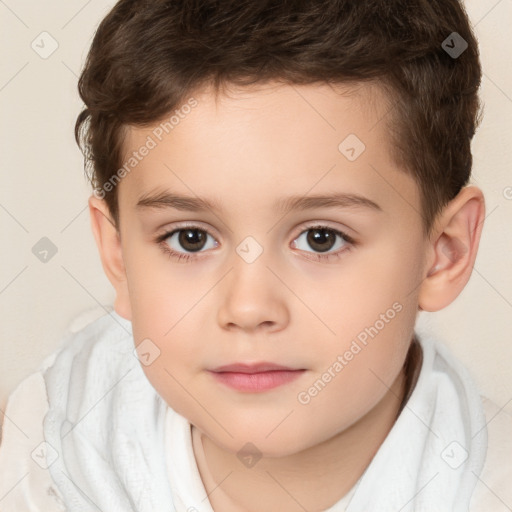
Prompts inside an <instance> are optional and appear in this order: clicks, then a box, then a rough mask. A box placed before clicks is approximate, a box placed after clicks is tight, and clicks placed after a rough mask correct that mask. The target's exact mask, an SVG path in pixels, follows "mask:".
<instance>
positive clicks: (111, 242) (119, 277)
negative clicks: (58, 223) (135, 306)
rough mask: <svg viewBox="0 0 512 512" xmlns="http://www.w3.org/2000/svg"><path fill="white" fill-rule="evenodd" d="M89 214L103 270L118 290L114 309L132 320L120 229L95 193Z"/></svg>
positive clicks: (91, 200)
mask: <svg viewBox="0 0 512 512" xmlns="http://www.w3.org/2000/svg"><path fill="white" fill-rule="evenodd" d="M89 214H90V218H91V228H92V232H93V234H94V239H95V240H96V245H97V246H98V251H99V253H100V257H101V263H102V265H103V270H104V271H105V274H106V276H107V277H108V280H109V281H110V282H111V283H112V286H113V287H114V289H115V291H116V299H115V302H114V309H115V311H116V313H117V314H118V315H120V316H122V317H123V318H126V319H127V320H131V306H130V300H129V294H128V282H127V279H126V269H125V266H124V262H123V251H122V247H121V238H120V235H119V231H118V229H117V227H116V225H115V222H114V221H113V220H112V216H111V214H110V211H109V209H108V206H107V203H106V202H105V201H104V200H102V199H99V198H98V197H96V196H94V195H93V196H91V197H90V198H89Z"/></svg>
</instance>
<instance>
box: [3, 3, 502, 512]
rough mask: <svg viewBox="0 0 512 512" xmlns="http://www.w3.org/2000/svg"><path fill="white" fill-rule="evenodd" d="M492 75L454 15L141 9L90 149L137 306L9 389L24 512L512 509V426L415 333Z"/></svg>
mask: <svg viewBox="0 0 512 512" xmlns="http://www.w3.org/2000/svg"><path fill="white" fill-rule="evenodd" d="M480 77H481V69H480V63H479V57H478V50H477V43H476V40H475V38H474V35H473V34H472V31H471V29H470V26H469V23H468V20H467V16H466V14H465V12H464V10H463V8H462V6H461V5H460V4H459V3H458V1H457V0H433V1H429V2H427V1H424V0H415V1H414V0H413V1H411V0H408V1H405V0H374V1H361V2H347V1H344V0H328V1H320V0H319V1H315V2H298V1H296V2H292V1H289V2H288V1H287V2H283V1H277V0H276V1H270V0H269V1H263V2H240V1H221V2H213V1H210V0H204V1H202V2H195V1H193V0H190V1H183V2H180V1H174V2H172V1H169V0H166V1H164V0H153V1H151V2H145V1H142V0H138V1H137V0H121V1H120V2H118V3H117V5H116V6H115V7H114V8H113V9H112V11H111V12H110V13H109V14H108V15H107V17H106V18H105V19H104V20H103V21H102V23H101V25H100V26H99V28H98V31H97V33H96V35H95V38H94V40H93V43H92V47H91V49H90V52H89V55H88V59H87V62H86V65H85V69H84V70H83V73H82V75H81V77H80V81H79V90H80V94H81V97H82V99H83V100H84V102H85V105H86V108H85V110H84V111H83V112H82V113H81V114H80V115H79V117H78V119H77V124H76V131H75V134H76V138H77V141H78V142H79V144H82V147H83V148H84V152H85V155H86V163H90V164H91V170H92V175H91V178H92V183H93V185H94V189H95V192H94V195H93V196H92V197H91V198H90V201H89V209H90V215H91V222H92V229H93V232H94V235H95V239H96V242H97V245H98V249H99V253H100V256H101V260H102V263H103V267H104V270H105V272H106V274H107V276H108V278H109V280H110V281H111V283H112V285H113V286H114V288H115V291H116V299H115V304H114V309H115V311H114V312H110V313H109V314H106V315H103V316H102V317H101V318H99V319H97V320H95V321H93V322H92V323H90V324H89V325H87V326H86V327H85V328H84V329H82V330H80V331H79V332H77V333H71V334H70V335H69V336H68V337H67V338H66V339H65V340H64V341H63V344H62V346H61V347H60V349H59V350H58V351H57V352H56V353H54V354H52V356H51V357H50V358H48V360H46V361H45V362H44V364H43V366H42V368H41V371H39V372H36V373H35V374H33V375H31V376H30V377H29V378H28V379H26V380H25V381H23V382H22V384H21V385H20V386H19V387H18V388H17V389H16V390H15V392H14V393H13V394H12V395H11V396H10V399H9V402H8V405H7V410H6V419H5V421H4V428H3V438H2V445H1V449H0V466H1V483H0V508H1V510H2V511H4V512H11V511H25V510H31V511H45V512H54V511H70V512H78V511H93V510H101V511H103V512H117V511H119V512H120V511H123V512H126V511H130V512H136V511H137V512H149V511H174V510H175V511H179V512H182V511H183V512H185V511H186V512H192V511H201V512H205V511H209V512H212V511H215V512H242V511H244V512H246V511H250V512H268V511H271V512H273V511H275V512H277V511H279V512H295V511H297V512H299V511H315V512H318V511H327V510H328V511H329V512H335V511H336V512H338V511H344V510H346V511H349V512H363V511H364V512H368V511H372V512H373V511H378V512H384V511H399V510H400V511H404V512H405V511H424V512H427V511H428V512H434V511H436V512H438V511H467V510H471V511H490V510H492V511H501V510H510V509H511V507H512V493H511V490H510V485H506V484H507V483H508V482H509V481H510V476H511V471H510V460H511V458H512V442H511V436H510V434H511V432H512V430H511V426H512V420H511V419H510V417H509V416H507V415H506V414H504V413H502V412H501V411H500V410H499V409H498V408H497V406H496V405H495V404H493V403H492V402H490V401H488V400H486V399H483V398H482V397H480V395H479V392H478V389H477V388H476V386H475V384H474V383H473V380H472V378H471V377H470V375H469V374H468V373H467V371H466V370H465V369H464V368H463V367H461V365H460V364H459V363H458V362H457V361H456V360H455V359H454V358H453V356H452V355H451V354H450V353H449V352H448V351H447V349H446V348H445V347H444V346H443V345H442V344H440V343H439V342H437V341H436V340H433V339H429V338H428V337H426V338H419V337H418V336H417V335H416V334H415V331H414V326H415V321H416V317H417V314H418V311H419V310H426V311H437V310H440V309H442V308H444V307H445V306H447V305H448V304H450V303H451V302H452V301H453V300H454V299H455V298H456V297H457V296H458V295H459V293H460V292H461V291H462V289H463V288H464V286H465V285H466V283H467V282H468V280H469V277H470V274H471V271H472V267H473V264H474V261H475V257H476V253H477V248H478V243H479V239H480V234H481V230H482V224H483V220H484V199H483V195H482V192H481V191H480V190H479V189H478V188H476V187H474V186H467V184H468V180H469V177H470V171H471V165H472V159H471V152H470V142H471V139H472V137H473V135H474V132H475V128H476V125H477V121H478V113H479V100H478V95H477V94H478V87H479V83H480ZM323 245H325V247H322V246H323Z"/></svg>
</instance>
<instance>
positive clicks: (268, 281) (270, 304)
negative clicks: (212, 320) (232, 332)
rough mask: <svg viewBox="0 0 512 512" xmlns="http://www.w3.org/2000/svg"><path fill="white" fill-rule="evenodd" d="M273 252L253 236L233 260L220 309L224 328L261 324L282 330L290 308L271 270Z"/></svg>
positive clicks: (247, 238) (251, 326)
mask: <svg viewBox="0 0 512 512" xmlns="http://www.w3.org/2000/svg"><path fill="white" fill-rule="evenodd" d="M270 256H271V251H270V250H266V249H265V248H264V246H263V244H261V243H260V242H259V241H258V240H256V238H255V237H253V236H247V237H246V238H244V239H243V240H242V241H241V242H240V243H239V244H238V246H236V248H235V254H233V256H232V258H231V265H230V266H231V267H232V270H231V272H230V273H229V274H230V275H229V276H226V277H227V279H226V282H225V285H224V286H223V288H222V291H221V294H222V297H221V300H220V305H219V310H218V319H219V323H220V324H221V326H222V327H224V328H233V326H238V327H239V328H240V329H244V330H247V329H256V328H258V326H260V325H261V324H265V325H268V326H270V325H271V326H273V328H282V327H283V325H284V324H285V323H286V322H287V318H288V309H287V306H286V304H285V300H286V298H285V294H284V290H283V287H282V285H280V283H279V280H278V279H277V278H276V276H275V275H274V274H273V272H271V271H270V269H269V268H268V267H271V265H272V264H271V262H270V261H269V258H270Z"/></svg>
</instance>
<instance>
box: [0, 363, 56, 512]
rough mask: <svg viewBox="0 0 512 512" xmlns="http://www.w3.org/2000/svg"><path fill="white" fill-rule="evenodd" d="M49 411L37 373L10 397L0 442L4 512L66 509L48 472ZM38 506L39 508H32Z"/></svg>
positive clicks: (1, 495) (42, 380)
mask: <svg viewBox="0 0 512 512" xmlns="http://www.w3.org/2000/svg"><path fill="white" fill-rule="evenodd" d="M47 410H48V401H47V398H46V390H45V385H44V378H43V375H42V373H41V372H40V371H38V372H35V373H33V374H31V375H29V376H28V377H27V378H25V379H24V380H22V381H21V383H20V384H19V385H18V386H17V387H16V389H15V390H14V391H13V392H12V393H11V394H10V395H9V398H8V400H7V406H6V410H5V415H4V422H3V427H2V437H1V442H0V499H1V500H2V502H1V503H2V511H3V512H17V511H20V510H28V507H29V504H30V510H37V511H39V510H41V511H43V510H44V511H45V512H63V511H64V510H65V508H64V504H63V503H62V500H61V497H60V495H59V493H58V491H57V489H56V488H55V487H54V486H53V482H52V479H51V477H50V474H49V472H48V466H47V460H51V458H50V459H47V455H48V454H47V451H48V447H47V445H46V443H45V442H44V436H43V418H44V415H45V414H46V412H47ZM34 504H37V507H38V508H33V506H34Z"/></svg>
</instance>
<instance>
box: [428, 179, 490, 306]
mask: <svg viewBox="0 0 512 512" xmlns="http://www.w3.org/2000/svg"><path fill="white" fill-rule="evenodd" d="M484 219H485V203H484V196H483V193H482V191H481V190H480V189H479V188H477V187H474V186H470V187H465V188H463V189H462V190H461V191H460V192H459V194H458V195H457V196H456V197H455V198H454V199H452V200H451V201H450V202H449V203H448V205H446V207H445V208H444V209H443V211H442V212H441V214H440V215H439V218H438V219H437V222H436V223H435V228H434V230H433V235H432V237H431V245H430V249H431V254H430V255H429V258H428V264H427V266H426V268H425V275H424V276H423V277H424V279H423V282H422V285H421V287H420V293H419V298H418V303H419V307H420V309H423V310H425V311H438V310H440V309H443V308H444V307H446V306H447V305H448V304H450V303H451V302H453V301H454V300H455V298H456V297H457V296H458V295H459V294H460V292H461V291H462V290H463V289H464V287H465V286H466V283H467V282H468V281H469V278H470V276H471V272H472V270H473V265H474V264H475V259H476V254H477V251H478V244H479V242H480V235H481V233H482V227H483V222H484Z"/></svg>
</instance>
